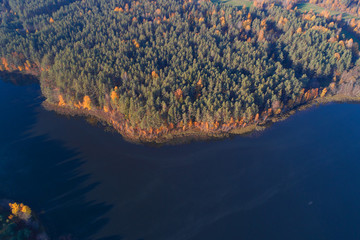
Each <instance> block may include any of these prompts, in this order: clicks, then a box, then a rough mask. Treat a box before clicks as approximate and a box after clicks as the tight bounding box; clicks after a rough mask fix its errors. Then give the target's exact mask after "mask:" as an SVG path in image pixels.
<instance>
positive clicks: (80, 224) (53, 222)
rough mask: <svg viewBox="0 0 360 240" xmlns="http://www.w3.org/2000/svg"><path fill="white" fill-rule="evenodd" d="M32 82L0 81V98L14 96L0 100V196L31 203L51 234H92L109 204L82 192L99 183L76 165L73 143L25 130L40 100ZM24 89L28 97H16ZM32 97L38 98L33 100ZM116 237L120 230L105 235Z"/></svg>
mask: <svg viewBox="0 0 360 240" xmlns="http://www.w3.org/2000/svg"><path fill="white" fill-rule="evenodd" d="M22 77H23V76H22ZM23 78H24V77H23ZM26 82H27V80H26V79H25V80H23V83H26ZM16 83H18V82H16ZM38 88H39V87H38V86H37V85H32V86H24V87H21V88H19V87H16V86H13V85H9V84H6V83H4V82H2V81H0V93H3V92H4V93H5V91H6V94H0V101H1V102H4V101H5V102H6V101H8V103H9V104H11V103H12V102H13V101H17V103H16V105H13V107H12V106H11V107H9V106H5V104H2V105H0V111H6V115H5V117H4V118H1V119H0V124H1V125H2V126H6V127H2V128H5V129H4V131H3V133H2V134H1V135H2V136H0V144H1V145H0V146H1V147H0V198H8V199H12V200H14V201H18V202H23V203H25V204H27V205H29V206H31V208H32V209H33V211H34V212H35V213H36V214H37V215H38V217H39V218H40V221H41V222H42V223H43V224H44V226H45V228H46V231H47V232H48V233H49V235H50V237H51V239H81V240H85V239H93V235H94V234H95V233H97V232H98V231H99V230H100V229H101V228H102V227H103V226H104V225H106V224H107V222H108V219H107V218H105V217H104V214H106V213H107V212H108V211H109V210H110V209H111V208H112V206H111V205H109V204H107V203H105V202H93V201H88V200H87V199H86V194H87V193H88V192H89V191H92V190H93V189H94V188H95V187H96V186H97V185H98V184H99V183H98V182H91V181H90V180H89V179H90V175H89V174H86V173H83V172H82V171H81V170H80V169H81V166H82V165H83V163H84V160H83V159H82V158H81V157H80V155H79V153H78V152H77V151H76V150H75V149H69V148H67V147H65V146H64V145H63V144H62V142H60V141H57V140H53V139H50V138H49V137H48V136H46V135H41V136H32V135H31V134H29V130H30V129H31V127H32V126H33V124H34V123H35V121H36V119H35V118H36V114H35V111H36V107H38V106H40V103H41V100H40V99H39V98H38V95H37V94H38V91H37V90H38ZM32 90H34V91H32ZM29 92H30V96H29V97H25V98H18V97H17V96H23V95H25V94H29ZM3 95H5V96H3ZM31 95H33V96H31ZM9 96H10V97H9ZM9 98H10V99H9ZM19 99H20V100H19ZM34 99H38V100H37V101H36V102H35V103H34V102H33V101H34ZM19 101H20V104H19ZM18 105H20V106H24V107H18ZM29 106H31V107H29ZM13 108H15V109H14V110H11V112H9V109H13ZM20 121H21V123H19V122H20ZM17 122H18V123H19V124H17ZM11 123H12V124H11ZM13 125H14V127H13ZM119 239H121V237H120V236H109V237H107V238H106V240H119Z"/></svg>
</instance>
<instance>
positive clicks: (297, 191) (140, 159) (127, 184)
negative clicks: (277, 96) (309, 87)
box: [0, 81, 360, 240]
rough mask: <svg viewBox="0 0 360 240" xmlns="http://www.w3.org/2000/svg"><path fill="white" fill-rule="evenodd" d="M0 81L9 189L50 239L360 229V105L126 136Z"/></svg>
mask: <svg viewBox="0 0 360 240" xmlns="http://www.w3.org/2000/svg"><path fill="white" fill-rule="evenodd" d="M42 101H43V99H42V97H41V94H40V89H39V86H38V85H37V84H30V85H21V84H18V85H14V84H12V83H8V82H3V81H0V111H1V118H0V198H7V199H13V200H15V201H19V202H23V203H25V204H27V205H29V206H31V207H32V209H33V211H35V212H36V213H37V215H38V216H39V218H40V219H41V221H42V222H43V223H44V225H45V227H46V229H47V231H48V233H49V235H50V236H51V237H52V238H53V239H58V238H59V237H60V236H73V237H74V239H80V240H83V239H102V240H120V239H123V240H125V239H126V240H128V239H129V240H140V239H141V240H162V239H164V240H165V239H166V240H172V239H174V240H183V239H184V240H185V239H186V240H187V239H189V240H203V239H206V240H218V239H226V240H233V239H234V240H235V239H236V240H237V239H241V240H257V239H259V240H264V239H276V240H279V239H280V240H282V239H284V240H288V239H292V240H297V239H302V240H303V239H306V240H311V239H314V240H315V239H316V240H321V239H326V240H332V239H334V240H339V239H347V240H351V239H360V227H359V226H360V107H359V105H358V104H328V105H323V106H320V107H313V108H310V109H308V110H306V111H302V112H298V113H297V114H295V115H293V116H291V117H290V118H289V119H287V120H286V121H283V122H278V123H276V124H274V125H273V126H272V127H270V128H268V129H267V130H265V131H264V132H261V133H255V134H252V135H251V136H246V137H245V136H238V137H234V138H231V139H225V140H220V141H207V142H192V143H189V144H183V145H178V146H162V147H154V146H144V145H136V144H132V143H129V142H126V141H124V140H123V139H122V137H121V135H119V134H117V133H114V132H112V131H104V130H105V129H104V127H99V126H96V125H92V124H90V123H88V122H87V121H86V120H85V119H84V118H78V117H75V118H69V117H66V116H61V115H58V114H56V113H54V112H48V111H46V110H44V109H43V108H42V107H41V102H42Z"/></svg>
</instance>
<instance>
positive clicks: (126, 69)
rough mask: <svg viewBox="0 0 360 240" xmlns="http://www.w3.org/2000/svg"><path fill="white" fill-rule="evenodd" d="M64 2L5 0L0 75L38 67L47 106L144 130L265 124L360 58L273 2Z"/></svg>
mask: <svg viewBox="0 0 360 240" xmlns="http://www.w3.org/2000/svg"><path fill="white" fill-rule="evenodd" d="M15 2H16V3H17V5H16V6H14V5H13V3H15ZM66 2H67V4H64V1H57V2H56V1H50V0H49V1H47V0H36V1H35V0H34V1H26V3H23V1H15V0H14V1H11V0H3V1H2V3H1V4H2V7H1V28H0V43H1V46H3V48H2V49H1V50H0V55H1V57H2V58H1V64H0V65H1V68H2V70H7V71H15V70H16V71H33V72H36V71H35V70H34V69H38V70H39V72H41V77H40V79H41V88H42V92H43V94H44V95H45V97H46V98H47V99H48V101H50V102H53V103H59V104H60V105H69V106H74V107H79V108H86V109H92V108H96V109H103V110H104V111H105V112H109V111H111V112H117V113H119V114H121V115H122V116H123V117H124V118H125V119H127V120H128V122H129V125H131V126H136V127H140V128H142V129H149V128H160V127H162V126H181V125H189V124H191V123H193V122H206V123H210V124H212V125H213V126H216V125H218V124H221V123H228V122H231V121H243V122H249V121H254V120H258V119H259V118H266V117H267V116H269V114H278V113H280V112H281V111H284V110H287V109H290V108H292V107H294V106H295V105H297V104H301V103H302V102H304V101H306V100H309V98H311V97H316V96H317V95H318V89H315V88H317V87H322V86H326V85H328V83H329V81H331V80H332V79H333V78H334V77H335V78H336V77H337V76H339V75H340V74H341V73H342V72H343V71H345V70H349V69H350V68H351V67H352V66H353V65H354V62H355V61H356V60H357V58H358V56H355V55H354V54H353V46H350V45H347V44H344V43H345V42H346V41H347V40H346V39H345V37H344V35H342V34H341V32H339V30H338V27H337V23H336V22H333V21H332V20H331V19H326V18H323V17H318V16H314V17H311V18H310V19H308V18H306V17H304V15H303V14H301V13H300V12H297V11H287V10H286V9H283V8H281V7H279V6H276V5H275V6H272V7H268V8H254V7H253V8H250V9H247V8H234V7H230V6H227V5H218V4H213V3H211V2H207V1H195V0H192V1H191V0H185V1H179V0H157V1H149V0H139V1H128V0H106V1H105V0H87V1H74V2H68V1H66ZM44 6H54V7H53V8H52V9H54V11H52V12H50V13H49V12H44ZM311 88H314V89H313V91H308V90H309V89H311Z"/></svg>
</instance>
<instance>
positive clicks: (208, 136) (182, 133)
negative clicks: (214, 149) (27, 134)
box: [42, 94, 360, 145]
mask: <svg viewBox="0 0 360 240" xmlns="http://www.w3.org/2000/svg"><path fill="white" fill-rule="evenodd" d="M349 102H353V103H354V102H355V103H359V102H360V97H351V96H346V95H338V94H335V95H329V96H325V97H322V98H320V97H318V98H315V99H312V100H310V101H309V102H307V103H304V104H301V105H299V106H297V107H295V108H293V109H290V110H289V111H287V112H284V113H281V114H279V115H275V116H271V117H269V118H267V119H266V120H264V121H260V122H255V123H250V124H248V125H246V126H245V127H243V126H237V127H233V128H231V129H229V130H228V131H223V130H211V131H204V130H202V129H200V128H197V127H192V128H188V129H185V130H183V129H181V128H174V129H172V130H169V131H168V132H165V133H163V134H160V135H151V136H146V135H145V136H144V135H140V134H136V133H135V132H129V131H126V130H124V128H122V127H121V126H124V125H125V124H126V121H125V120H120V121H119V120H115V118H116V113H105V112H104V111H102V110H100V109H95V110H87V109H79V108H74V107H71V106H59V105H58V104H54V103H50V102H49V101H46V100H45V101H44V102H43V103H42V106H43V107H44V108H45V109H46V110H48V111H54V112H56V113H57V114H61V115H66V116H80V117H91V118H95V119H96V121H98V122H100V123H102V125H103V126H110V127H111V128H112V129H113V130H114V131H116V132H117V133H119V134H121V135H122V137H123V138H124V139H125V140H126V141H129V142H131V143H137V144H149V145H178V144H184V143H190V142H192V141H208V140H209V141H211V140H221V139H225V138H231V137H234V136H237V135H247V134H251V133H254V132H260V131H263V130H265V129H267V128H269V127H271V126H272V125H273V124H274V123H276V122H280V121H284V120H286V119H287V118H289V117H290V116H292V115H294V114H295V113H297V112H299V111H303V110H306V109H309V108H311V107H313V106H316V105H317V106H319V105H321V104H327V103H349ZM118 119H119V118H118Z"/></svg>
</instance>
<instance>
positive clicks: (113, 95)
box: [110, 90, 119, 102]
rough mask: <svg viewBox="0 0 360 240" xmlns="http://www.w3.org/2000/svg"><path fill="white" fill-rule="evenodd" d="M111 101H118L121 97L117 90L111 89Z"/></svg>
mask: <svg viewBox="0 0 360 240" xmlns="http://www.w3.org/2000/svg"><path fill="white" fill-rule="evenodd" d="M110 98H111V101H113V102H116V101H117V100H118V99H119V95H118V94H117V92H116V91H115V90H113V91H111V94H110Z"/></svg>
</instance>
